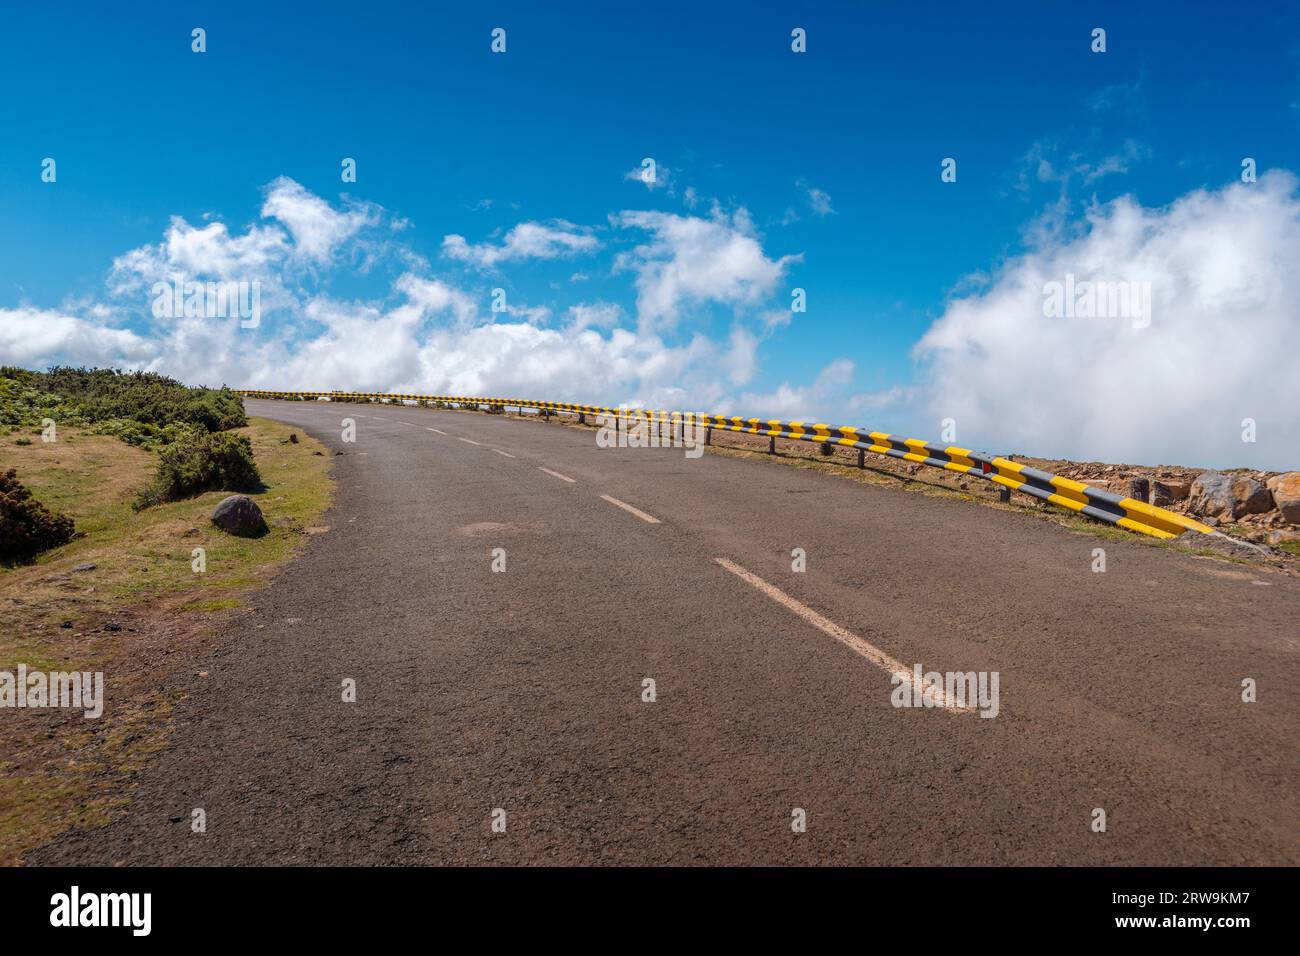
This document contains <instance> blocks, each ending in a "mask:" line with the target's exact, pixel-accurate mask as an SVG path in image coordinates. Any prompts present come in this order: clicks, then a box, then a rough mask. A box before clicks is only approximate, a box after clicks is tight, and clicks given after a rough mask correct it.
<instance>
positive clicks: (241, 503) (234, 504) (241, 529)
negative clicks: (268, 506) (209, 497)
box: [212, 495, 267, 538]
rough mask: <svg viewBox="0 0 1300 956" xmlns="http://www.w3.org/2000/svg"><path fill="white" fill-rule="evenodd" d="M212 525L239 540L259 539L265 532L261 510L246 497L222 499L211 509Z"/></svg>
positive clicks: (233, 496)
mask: <svg viewBox="0 0 1300 956" xmlns="http://www.w3.org/2000/svg"><path fill="white" fill-rule="evenodd" d="M212 523H213V524H214V525H216V526H217V527H218V528H220V529H221V530H222V531H226V532H229V533H230V534H233V535H236V536H237V537H240V538H260V537H261V536H262V535H264V534H266V531H267V527H266V519H265V518H263V517H262V509H261V508H259V507H258V506H257V502H255V501H254V500H253V499H252V498H250V497H248V495H231V496H230V497H229V498H223V499H222V500H221V502H220V504H218V505H217V506H216V507H215V508H213V509H212Z"/></svg>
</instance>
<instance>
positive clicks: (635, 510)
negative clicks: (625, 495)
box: [601, 495, 659, 524]
mask: <svg viewBox="0 0 1300 956" xmlns="http://www.w3.org/2000/svg"><path fill="white" fill-rule="evenodd" d="M601 497H602V498H604V499H605V500H606V501H608V502H609V503H610V504H611V505H618V506H619V507H620V508H622V509H623V510H624V511H630V512H632V514H634V515H636V516H637V517H638V518H640V519H641V520H642V521H648V522H649V523H650V524H658V523H659V519H658V518H656V517H655V516H654V515H648V514H646V513H645V512H644V511H642V510H641V509H640V508H633V507H632V506H631V505H630V504H628V503H627V502H626V501H619V500H618V499H617V498H612V497H610V496H609V495H601Z"/></svg>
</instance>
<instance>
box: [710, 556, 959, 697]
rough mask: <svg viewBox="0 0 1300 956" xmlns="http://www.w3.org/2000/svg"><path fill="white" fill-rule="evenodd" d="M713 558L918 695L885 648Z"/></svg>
mask: <svg viewBox="0 0 1300 956" xmlns="http://www.w3.org/2000/svg"><path fill="white" fill-rule="evenodd" d="M713 560H714V561H716V562H718V564H720V565H722V566H723V567H724V568H726V569H727V570H728V571H730V572H731V573H732V574H734V575H735V576H736V577H738V578H740V579H741V580H742V581H745V582H747V583H749V584H752V585H753V586H754V587H756V588H758V590H760V591H762V592H763V593H764V594H766V595H767V596H768V597H770V598H771V599H772V600H773V601H776V602H777V603H778V604H784V605H785V606H786V607H787V608H789V609H790V610H791V611H794V613H795V614H797V615H799V616H800V617H801V618H803V619H804V620H805V621H807V622H808V623H809V624H811V625H812V626H813V627H815V628H817V629H818V630H819V631H822V632H823V633H826V634H829V635H830V636H831V637H833V638H835V640H837V641H839V642H840V643H841V644H843V645H844V646H845V647H847V648H849V649H850V650H852V651H854V652H855V653H857V654H861V655H862V656H863V657H865V658H866V659H867V660H869V661H871V663H873V664H875V665H876V666H877V667H879V668H880V669H881V670H882V671H884V672H885V673H887V674H891V675H892V674H902V675H903V680H905V681H907V683H908V684H911V685H912V692H913V694H919V693H920V692H921V688H918V687H916V682H915V680H914V679H913V677H912V669H911V668H910V667H908V666H907V665H906V664H904V663H903V662H902V661H899V660H895V659H894V658H892V657H890V656H889V655H888V654H886V653H885V652H884V651H882V650H881V649H880V648H878V647H876V645H874V644H872V643H871V642H870V641H866V640H863V639H862V638H860V637H858V635H856V634H854V633H853V632H852V631H849V630H846V629H845V628H842V627H840V626H839V625H838V624H836V623H835V622H834V621H832V620H829V619H828V618H824V617H822V616H821V615H820V614H818V613H817V612H816V611H814V610H813V609H812V608H810V607H809V606H808V605H806V604H804V603H803V602H801V601H796V600H795V599H794V598H792V597H790V595H788V594H786V593H785V592H784V591H782V590H781V589H780V588H778V587H777V586H776V585H775V584H768V583H767V582H766V581H764V580H763V579H762V578H760V577H759V576H758V575H757V574H754V573H753V572H751V571H746V570H745V569H744V568H742V567H741V566H740V565H738V564H736V563H735V562H733V561H728V560H727V559H726V558H714V559H713ZM931 693H932V694H933V696H934V700H935V701H936V702H937V703H938V706H939V707H941V708H943V709H944V710H952V711H969V710H974V709H975V708H973V707H962V706H960V705H958V704H956V703H954V702H953V701H950V700H949V699H948V698H947V696H946V695H945V692H944V690H943V689H942V688H936V689H934V690H932V691H931Z"/></svg>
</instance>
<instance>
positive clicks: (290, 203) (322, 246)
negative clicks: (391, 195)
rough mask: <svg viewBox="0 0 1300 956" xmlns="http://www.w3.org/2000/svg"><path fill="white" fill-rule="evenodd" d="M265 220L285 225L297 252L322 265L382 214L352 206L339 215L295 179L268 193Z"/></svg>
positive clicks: (285, 179) (279, 183)
mask: <svg viewBox="0 0 1300 956" xmlns="http://www.w3.org/2000/svg"><path fill="white" fill-rule="evenodd" d="M262 216H263V218H267V219H278V220H279V221H280V222H282V223H284V224H285V226H287V227H288V229H289V232H290V234H291V235H292V236H293V242H294V250H295V252H297V253H298V254H299V255H301V256H303V257H305V258H306V259H308V260H310V261H312V262H315V263H318V264H319V263H323V262H325V261H327V260H328V259H329V258H330V256H331V255H332V254H333V253H334V250H335V249H337V248H338V246H339V245H341V244H342V243H344V242H346V241H347V240H348V239H350V238H352V237H353V236H355V235H356V234H357V233H358V232H359V231H360V230H361V229H362V228H364V227H365V226H371V225H375V224H376V223H377V222H378V220H379V210H378V207H375V206H371V205H369V204H364V203H352V204H350V205H349V207H348V208H347V209H345V210H344V211H342V212H339V211H338V210H335V209H334V208H333V207H331V206H330V204H329V203H327V202H326V201H325V200H324V199H321V198H320V197H319V196H316V195H314V194H313V193H310V192H308V191H307V190H306V189H304V188H303V187H302V186H300V185H299V184H298V183H296V182H294V181H293V180H292V179H289V178H288V177H286V176H281V177H280V178H279V179H277V180H275V181H274V182H272V183H271V185H270V186H269V187H268V189H267V194H266V201H265V202H264V203H263V204H262Z"/></svg>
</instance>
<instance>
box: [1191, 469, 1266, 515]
mask: <svg viewBox="0 0 1300 956" xmlns="http://www.w3.org/2000/svg"><path fill="white" fill-rule="evenodd" d="M1272 507H1273V495H1272V493H1271V492H1270V491H1269V490H1268V489H1267V488H1265V487H1264V486H1263V485H1261V484H1260V483H1259V482H1258V481H1255V480H1254V479H1253V478H1246V477H1243V476H1241V475H1225V474H1224V473H1223V472H1221V471H1207V472H1203V473H1201V474H1199V475H1197V476H1196V480H1195V481H1193V482H1192V490H1191V495H1190V497H1189V498H1188V499H1187V510H1188V511H1190V512H1191V513H1192V514H1198V515H1208V516H1210V517H1213V518H1240V517H1241V516H1242V515H1253V514H1262V513H1263V512H1265V511H1269V510H1271V509H1272Z"/></svg>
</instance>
